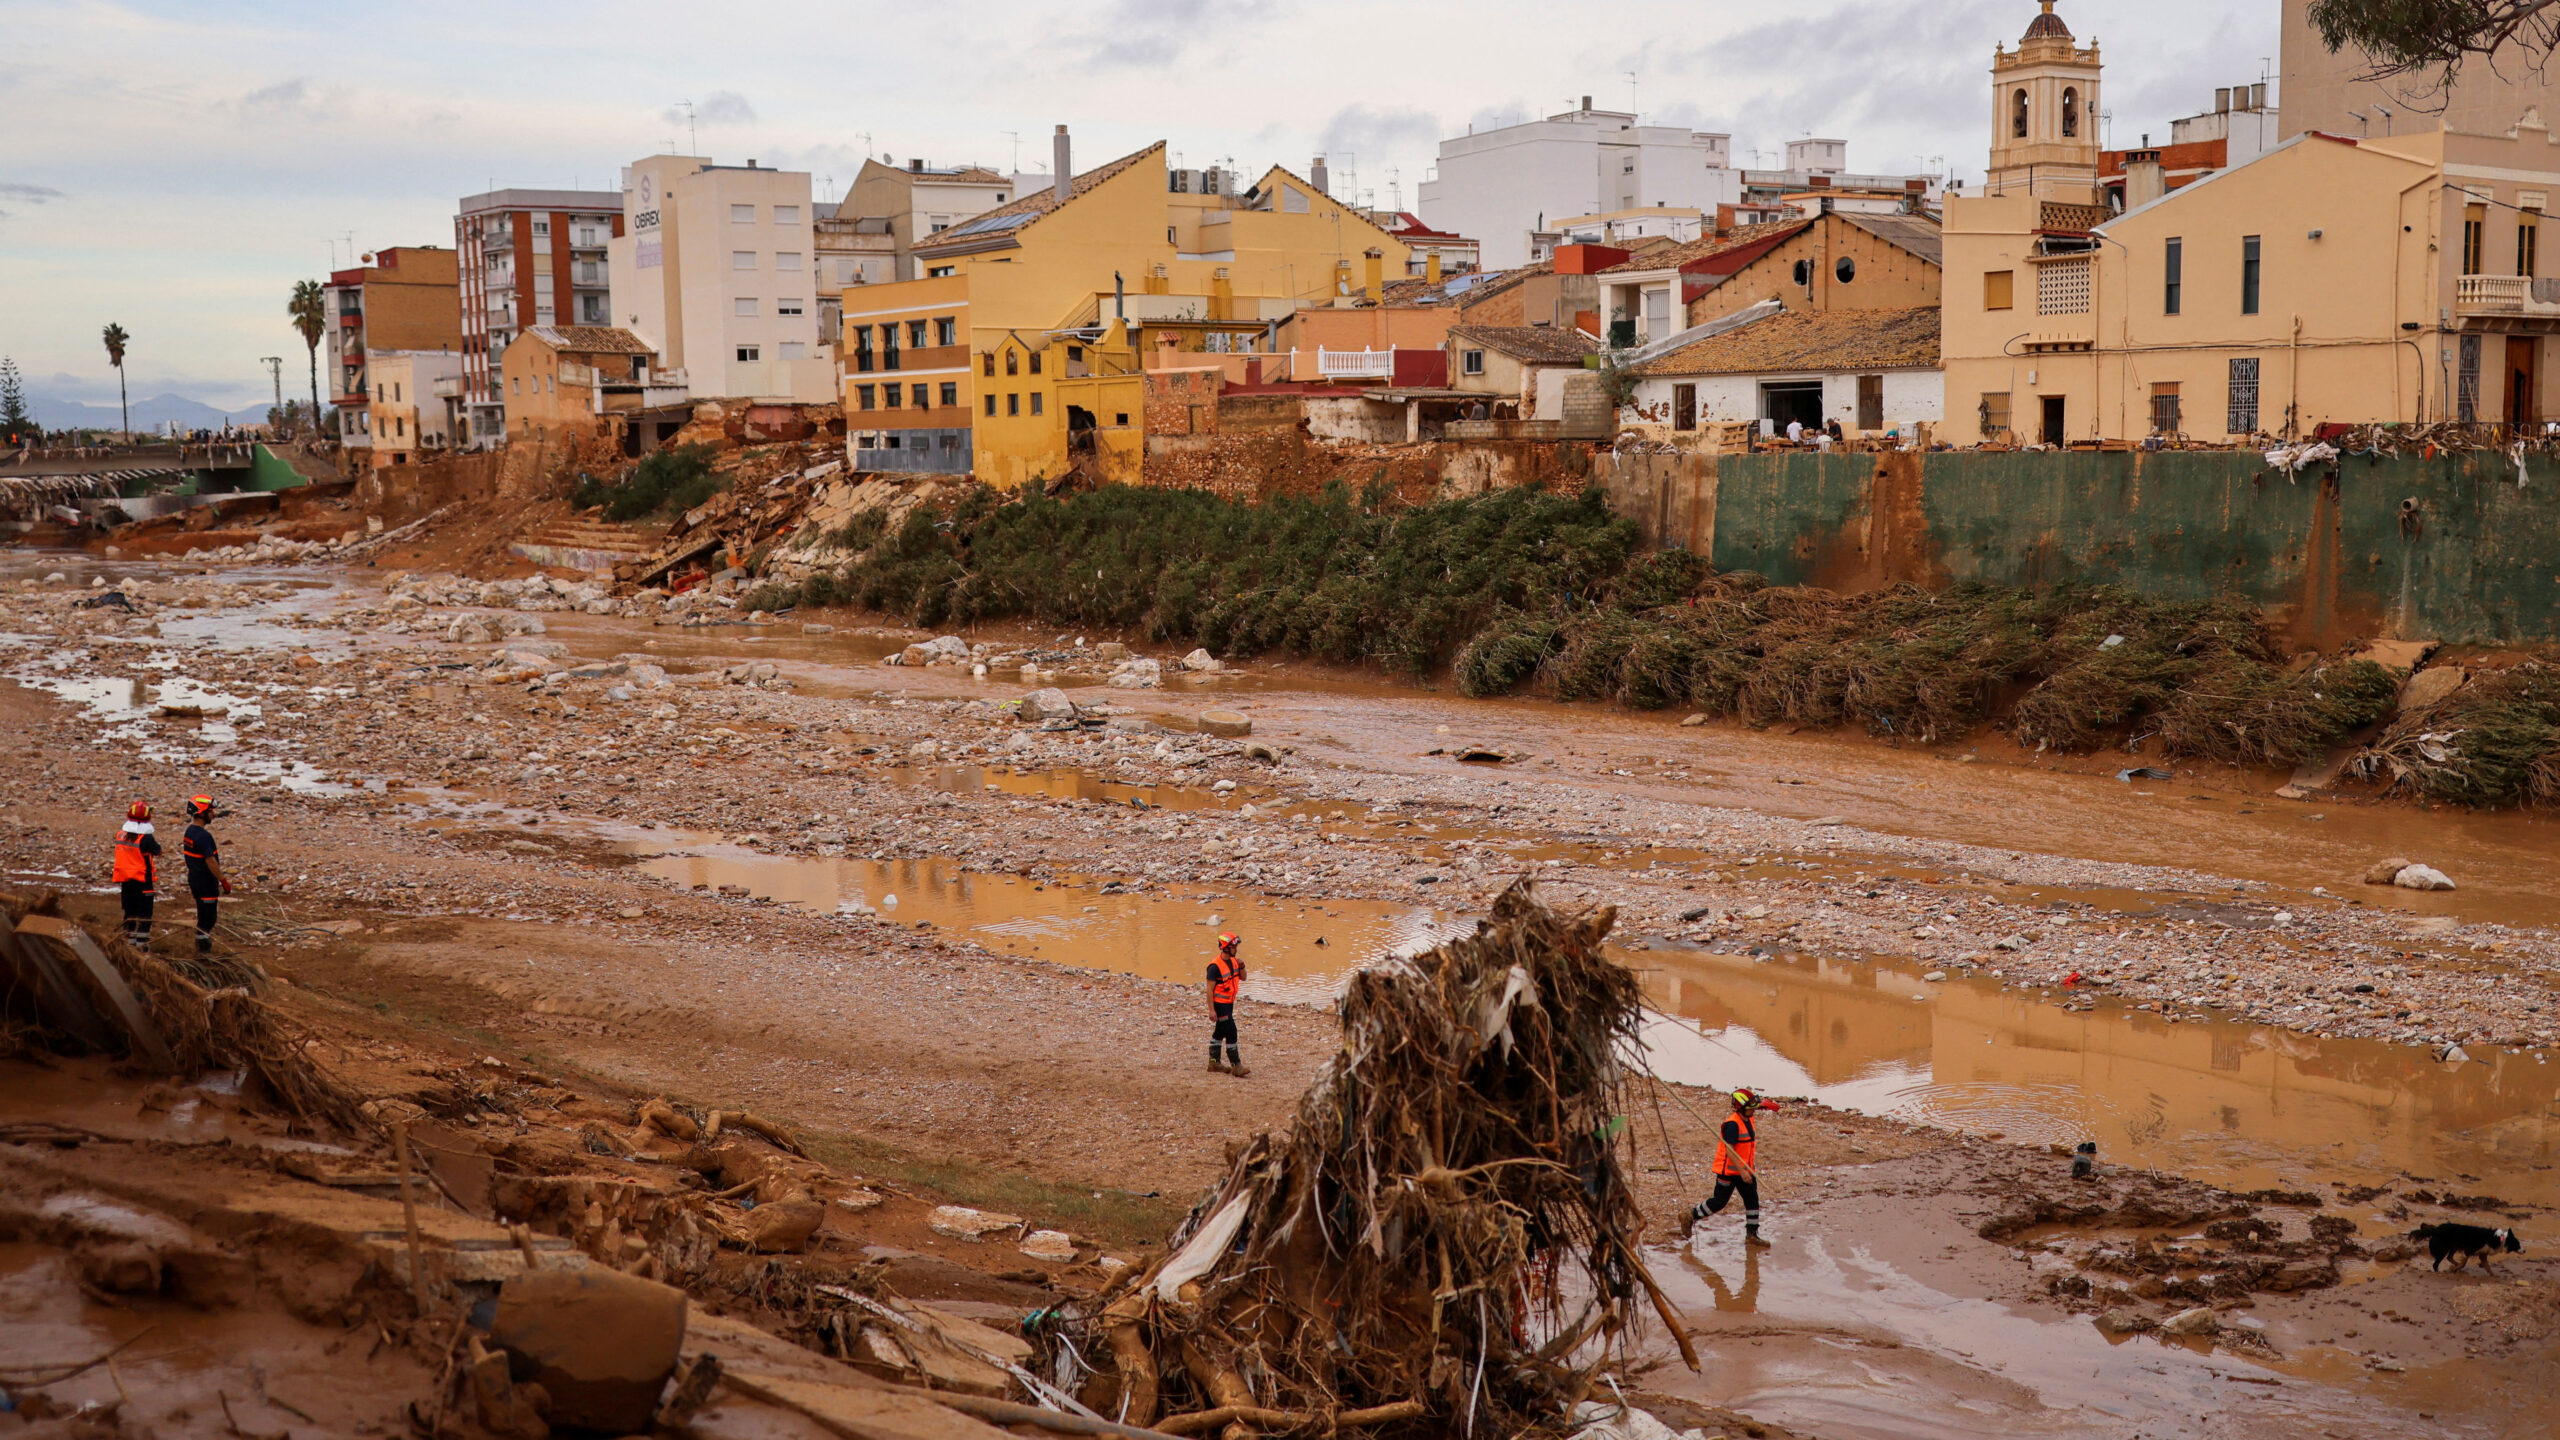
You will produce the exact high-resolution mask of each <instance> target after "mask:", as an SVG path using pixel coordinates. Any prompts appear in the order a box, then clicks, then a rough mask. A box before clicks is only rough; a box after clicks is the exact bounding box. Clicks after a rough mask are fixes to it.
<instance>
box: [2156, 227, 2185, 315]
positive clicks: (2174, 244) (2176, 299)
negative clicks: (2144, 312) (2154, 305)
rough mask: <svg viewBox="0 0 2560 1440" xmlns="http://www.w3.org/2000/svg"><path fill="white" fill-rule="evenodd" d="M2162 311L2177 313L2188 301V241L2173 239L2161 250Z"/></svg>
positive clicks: (2162, 312) (2168, 313) (2166, 313)
mask: <svg viewBox="0 0 2560 1440" xmlns="http://www.w3.org/2000/svg"><path fill="white" fill-rule="evenodd" d="M2160 267H2161V275H2162V279H2161V282H2160V313H2161V314H2163V315H2175V314H2178V313H2180V312H2179V308H2178V307H2179V306H2180V305H2182V304H2184V303H2185V301H2186V293H2185V292H2186V287H2187V242H2186V241H2184V240H2171V241H2169V242H2168V244H2167V246H2166V247H2165V248H2164V249H2163V250H2162V251H2161V256H2160Z"/></svg>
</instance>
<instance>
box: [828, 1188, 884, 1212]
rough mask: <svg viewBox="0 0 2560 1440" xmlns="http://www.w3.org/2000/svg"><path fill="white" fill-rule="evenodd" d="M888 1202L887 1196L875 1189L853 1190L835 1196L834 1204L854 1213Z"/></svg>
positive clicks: (873, 1208)
mask: <svg viewBox="0 0 2560 1440" xmlns="http://www.w3.org/2000/svg"><path fill="white" fill-rule="evenodd" d="M888 1203H889V1197H888V1196H886V1195H883V1194H881V1193H880V1192H879V1191H877V1190H855V1191H851V1192H849V1193H847V1194H843V1195H839V1196H837V1197H836V1205H837V1206H838V1207H839V1208H841V1209H844V1210H848V1211H850V1212H852V1213H853V1214H856V1215H859V1214H861V1213H862V1212H864V1211H865V1210H877V1209H879V1208H880V1207H881V1206H883V1205H886V1204H888Z"/></svg>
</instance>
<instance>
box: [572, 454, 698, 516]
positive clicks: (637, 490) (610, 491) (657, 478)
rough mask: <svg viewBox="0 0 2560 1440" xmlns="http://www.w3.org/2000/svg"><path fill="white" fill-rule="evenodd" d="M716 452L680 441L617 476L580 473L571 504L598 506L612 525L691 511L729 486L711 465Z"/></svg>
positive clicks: (579, 506) (585, 506)
mask: <svg viewBox="0 0 2560 1440" xmlns="http://www.w3.org/2000/svg"><path fill="white" fill-rule="evenodd" d="M715 453H716V452H714V451H713V450H712V448H711V447H710V446H708V445H679V446H676V447H674V448H673V449H669V450H660V451H658V452H657V453H655V454H653V455H650V456H649V457H648V458H646V459H644V460H642V461H641V462H640V463H639V464H637V465H634V466H633V467H631V473H630V475H629V476H627V477H625V478H624V479H622V480H620V481H611V480H604V479H600V478H598V477H596V476H593V475H583V476H580V477H579V479H578V484H577V486H576V488H575V489H574V490H572V491H571V492H570V496H569V503H570V504H572V505H575V506H577V507H578V508H579V509H581V510H586V509H591V508H593V507H595V506H598V505H601V506H603V507H604V518H605V519H607V520H610V521H612V522H614V523H615V524H622V523H625V522H627V521H632V520H647V519H650V518H651V517H653V516H659V515H672V514H676V513H678V512H680V511H685V510H690V509H692V508H693V507H694V506H696V505H699V504H701V503H702V502H703V501H705V500H708V499H710V498H711V497H712V496H714V495H717V494H719V493H720V492H721V491H723V490H726V489H727V488H729V481H728V478H727V477H725V476H723V475H720V474H718V473H716V472H714V471H713V469H712V468H711V461H712V457H713V455H714V454H715Z"/></svg>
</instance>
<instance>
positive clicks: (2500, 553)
mask: <svg viewBox="0 0 2560 1440" xmlns="http://www.w3.org/2000/svg"><path fill="white" fill-rule="evenodd" d="M2531 466H2532V469H2533V470H2535V471H2542V472H2548V471H2550V470H2551V469H2552V461H2551V460H2550V459H2549V458H2547V457H2535V459H2534V460H2533V461H2532V462H2531ZM1596 471H1597V474H1598V475H1599V477H1600V481H1601V483H1602V484H1603V485H1604V486H1605V487H1606V488H1607V490H1608V492H1609V499H1610V504H1611V505H1612V506H1613V507H1614V508H1616V509H1617V510H1618V511H1619V513H1621V514H1624V515H1626V516H1628V517H1629V518H1631V519H1633V520H1635V521H1636V522H1637V523H1638V524H1639V525H1641V526H1642V527H1643V528H1644V532H1645V539H1646V541H1647V543H1648V544H1653V545H1678V546H1682V547H1684V548H1687V549H1691V550H1695V551H1697V552H1699V553H1700V554H1702V555H1704V556H1706V557H1707V558H1708V559H1709V561H1710V563H1712V564H1713V565H1714V566H1715V567H1716V568H1717V569H1719V570H1752V571H1757V572H1759V573H1761V574H1763V575H1766V576H1768V577H1769V578H1770V579H1771V580H1772V581H1775V582H1776V583H1778V584H1782V585H1820V586H1825V587H1829V588H1836V589H1842V590H1851V591H1856V590H1865V589H1872V588H1875V587H1877V586H1882V585H1888V584H1894V583H1898V582H1902V581H1911V582H1915V583H1918V584H1923V585H1929V586H1944V585H1948V584H1951V583H1955V582H1958V581H1965V580H1981V581H1987V582H1992V583H1996V584H2009V585H2035V586H2045V585H2055V584H2064V583H2087V584H2110V585H2123V586H2127V587H2129V588H2131V589H2134V590H2136V591H2139V592H2141V593H2143V594H2145V595H2152V596H2163V597H2179V598H2204V597H2209V596H2220V595H2231V596H2238V597H2240V598H2243V599H2247V600H2251V601H2254V602H2256V603H2258V604H2261V605H2264V606H2266V607H2267V608H2268V610H2269V611H2270V613H2271V614H2272V615H2273V616H2274V617H2275V618H2276V620H2277V621H2278V622H2279V623H2280V624H2283V625H2284V626H2286V627H2287V628H2288V629H2289V630H2290V631H2291V632H2293V633H2294V635H2295V636H2296V637H2297V638H2298V639H2300V640H2303V641H2305V642H2308V643H2315V644H2331V643H2337V642H2341V641H2344V640H2347V639H2352V638H2359V637H2364V636H2371V635H2376V634H2393V635H2400V636H2405V637H2411V638H2425V639H2435V640H2442V641H2446V642H2448V643H2453V644H2511V643H2516V642H2534V641H2548V640H2560V578H2555V572H2560V565H2555V564H2554V562H2553V559H2552V557H2553V556H2555V555H2560V476H2554V475H2550V474H2547V473H2545V474H2536V475H2534V476H2533V479H2534V480H2538V481H2540V482H2541V483H2528V484H2526V485H2524V486H2521V487H2519V485H2518V484H2517V482H2516V466H2515V463H2514V462H2513V461H2511V460H2509V459H2507V458H2506V457H2505V456H2503V455H2500V454H2497V453H2495V452H2486V451H2483V452H2467V453H2444V454H2440V455H2438V456H2437V457H2436V458H2434V459H2431V460H2430V459H2421V458H2418V457H2416V456H2402V457H2397V458H2382V459H2367V458H2360V457H2354V456H2349V457H2345V458H2344V459H2343V461H2342V462H2333V463H2329V464H2323V465H2315V466H2312V467H2309V468H2306V469H2305V470H2303V471H2302V472H2301V473H2300V474H2299V475H2298V476H2288V475H2287V474H2286V473H2285V472H2283V471H2279V470H2275V469H2271V468H2270V467H2269V466H2268V465H2267V463H2266V461H2265V459H2264V458H2263V457H2262V456H2260V455H2258V454H2256V453H2254V452H2250V451H2164V452H2159V453H2155V454H2144V453H2141V452H2138V451H2136V452H2116V453H2095V452H2068V453H2051V452H2026V453H2020V452H2009V453H1999V452H1977V451H1949V452H1939V453H1934V454H1931V453H1921V452H1911V453H1893V454H1884V455H1871V454H1832V455H1824V454H1816V453H1788V454H1761V455H1738V454H1727V455H1690V454H1628V455H1617V454H1612V453H1609V452H1605V451H1604V452H1602V453H1601V454H1600V456H1599V457H1598V461H1597V465H1596ZM2404 505H2405V506H2406V509H2405V510H2404Z"/></svg>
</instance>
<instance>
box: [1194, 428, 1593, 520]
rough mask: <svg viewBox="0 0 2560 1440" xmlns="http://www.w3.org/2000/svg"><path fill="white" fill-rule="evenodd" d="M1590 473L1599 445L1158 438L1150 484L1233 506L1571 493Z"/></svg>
mask: <svg viewBox="0 0 2560 1440" xmlns="http://www.w3.org/2000/svg"><path fill="white" fill-rule="evenodd" d="M1590 474H1591V447H1590V446H1588V445H1584V444H1579V443H1573V442H1567V443H1564V444H1558V443H1555V442H1553V441H1529V440H1496V441H1435V442H1432V443H1428V444H1422V445H1404V444H1396V445H1335V444H1328V443H1325V442H1323V441H1319V440H1311V439H1309V438H1308V437H1307V436H1305V435H1303V434H1300V433H1298V432H1296V431H1295V430H1290V431H1285V432H1281V433H1277V434H1260V435H1256V434H1244V435H1235V434H1224V435H1150V436H1148V437H1147V472H1146V483H1147V484H1149V485H1152V486H1156V487H1159V488H1165V489H1188V490H1209V491H1214V492H1216V493H1217V494H1220V495H1224V496H1226V497H1228V498H1229V499H1237V500H1260V499H1264V498H1267V497H1269V496H1273V495H1312V494H1315V493H1317V492H1318V491H1321V490H1322V489H1324V487H1326V486H1327V485H1331V484H1334V483H1337V482H1339V483H1340V484H1341V485H1342V486H1343V487H1344V488H1345V489H1348V490H1349V491H1350V492H1351V493H1352V494H1353V495H1355V496H1356V495H1358V494H1359V493H1360V492H1361V491H1363V490H1365V489H1367V488H1368V487H1369V486H1371V485H1376V484H1383V485H1386V486H1387V487H1388V488H1390V489H1391V490H1393V491H1394V492H1395V494H1396V495H1397V496H1398V497H1399V498H1400V499H1402V500H1404V501H1406V502H1407V503H1412V504H1419V503H1422V502H1425V501H1430V500H1435V499H1439V498H1441V497H1443V496H1448V495H1471V494H1475V493H1477V492H1479V491H1484V490H1500V489H1508V488H1510V487H1513V486H1518V485H1546V486H1549V487H1551V488H1556V489H1571V488H1576V487H1579V486H1580V485H1582V484H1583V483H1584V482H1585V481H1586V480H1587V479H1588V478H1589V476H1590Z"/></svg>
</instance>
